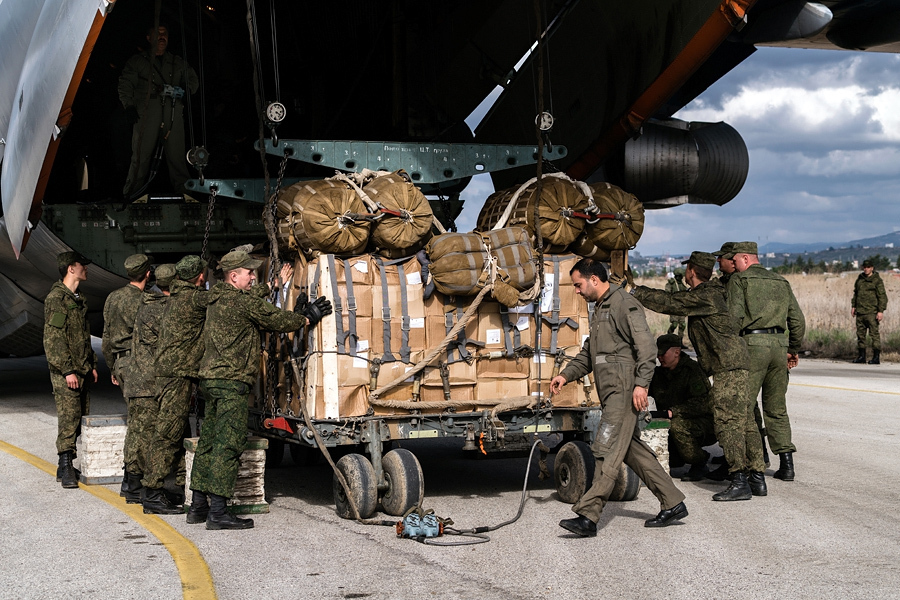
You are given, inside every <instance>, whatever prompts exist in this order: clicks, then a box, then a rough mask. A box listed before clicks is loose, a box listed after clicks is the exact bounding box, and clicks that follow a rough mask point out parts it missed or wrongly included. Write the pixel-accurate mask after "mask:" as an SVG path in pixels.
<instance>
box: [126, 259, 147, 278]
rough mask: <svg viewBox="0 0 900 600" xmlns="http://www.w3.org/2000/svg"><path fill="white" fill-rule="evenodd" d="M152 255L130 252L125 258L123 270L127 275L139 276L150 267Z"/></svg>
mask: <svg viewBox="0 0 900 600" xmlns="http://www.w3.org/2000/svg"><path fill="white" fill-rule="evenodd" d="M151 264H153V257H152V256H147V255H146V254H132V255H131V256H129V257H128V258H126V259H125V272H126V273H128V276H129V277H140V276H141V275H143V274H144V273H146V272H147V271H148V270H149V269H150V265H151Z"/></svg>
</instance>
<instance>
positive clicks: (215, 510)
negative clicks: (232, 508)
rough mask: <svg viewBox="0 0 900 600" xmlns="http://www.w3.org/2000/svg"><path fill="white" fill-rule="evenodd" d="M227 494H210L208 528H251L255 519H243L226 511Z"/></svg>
mask: <svg viewBox="0 0 900 600" xmlns="http://www.w3.org/2000/svg"><path fill="white" fill-rule="evenodd" d="M227 500H228V499H227V498H225V496H218V495H216V494H210V495H209V515H208V516H207V517H206V528H207V529H251V528H252V527H253V519H241V518H240V517H236V516H234V515H233V514H231V513H229V512H226V510H225V502H226V501H227Z"/></svg>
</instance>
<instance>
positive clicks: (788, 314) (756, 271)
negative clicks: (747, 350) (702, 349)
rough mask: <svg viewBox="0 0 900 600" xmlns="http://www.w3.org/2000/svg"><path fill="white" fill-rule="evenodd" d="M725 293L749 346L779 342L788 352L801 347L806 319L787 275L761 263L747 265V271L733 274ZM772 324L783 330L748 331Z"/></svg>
mask: <svg viewBox="0 0 900 600" xmlns="http://www.w3.org/2000/svg"><path fill="white" fill-rule="evenodd" d="M727 294H728V310H729V312H731V314H732V315H733V316H734V317H735V318H736V319H737V320H738V322H739V327H740V332H741V334H742V335H743V336H744V339H745V340H746V342H747V345H748V346H774V345H779V346H783V347H786V348H787V349H788V352H790V353H791V354H796V353H797V352H799V351H800V344H802V343H803V336H804V335H806V319H805V318H804V317H803V311H801V310H800V305H799V304H797V298H796V297H794V291H793V290H792V289H791V284H790V283H788V281H787V279H785V278H784V277H782V276H781V275H779V274H778V273H773V272H772V271H769V270H767V269H766V268H765V267H763V266H762V265H759V264H755V265H750V267H749V268H748V269H747V270H746V271H743V272H741V273H734V274H732V276H731V279H730V280H729V281H728V290H727ZM772 327H778V328H780V329H782V330H783V331H784V333H777V334H767V333H760V334H751V333H748V332H749V331H750V330H752V329H769V328H772Z"/></svg>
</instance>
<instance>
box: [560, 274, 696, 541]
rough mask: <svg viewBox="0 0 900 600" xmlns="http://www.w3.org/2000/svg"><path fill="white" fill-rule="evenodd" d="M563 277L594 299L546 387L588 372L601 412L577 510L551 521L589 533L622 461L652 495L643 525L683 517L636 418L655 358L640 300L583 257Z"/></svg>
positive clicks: (678, 499) (681, 504)
mask: <svg viewBox="0 0 900 600" xmlns="http://www.w3.org/2000/svg"><path fill="white" fill-rule="evenodd" d="M571 276H572V283H573V285H574V287H575V292H576V293H577V294H580V295H581V296H582V297H583V298H584V299H585V301H587V302H595V303H596V304H595V308H594V314H593V318H592V319H591V333H590V336H589V337H588V339H587V340H585V342H584V346H583V347H582V349H581V352H579V353H578V355H577V356H576V357H575V358H573V359H572V360H571V361H570V362H569V364H568V366H566V368H565V369H563V371H562V372H561V373H560V374H559V375H557V376H556V377H554V378H553V379H552V380H551V381H550V391H551V393H553V394H558V393H559V390H560V389H561V388H562V386H564V385H565V384H566V383H567V382H569V381H577V380H579V379H581V378H582V377H584V376H585V375H587V374H588V373H590V372H591V371H593V373H594V386H595V387H596V389H597V395H598V396H599V397H600V405H601V407H602V408H603V413H602V415H601V417H600V424H599V426H598V428H597V435H596V437H595V439H594V443H593V444H592V446H591V450H592V451H593V454H594V457H595V458H596V461H597V464H596V466H595V469H594V481H593V483H592V484H591V487H590V489H589V490H588V491H587V492H585V494H584V495H583V496H582V497H581V499H579V500H578V502H576V503H575V505H574V506H573V507H572V510H573V511H574V512H575V513H576V514H577V515H578V517H576V518H574V519H563V520H562V521H560V522H559V525H560V527H562V528H564V529H566V530H568V531H571V532H572V533H574V534H576V535H578V536H581V537H592V536H595V535H597V521H598V520H599V519H600V514H601V513H602V512H603V507H604V505H605V504H606V502H607V501H608V500H609V496H610V494H611V493H612V491H613V487H614V486H615V483H616V479H617V478H618V475H619V469H620V467H621V466H622V462H624V463H625V464H627V465H628V466H629V467H631V469H632V470H633V471H634V472H635V473H637V475H638V477H640V478H641V480H642V481H643V482H644V483H645V484H646V485H647V488H648V489H649V490H650V491H651V492H652V493H653V495H654V496H656V497H657V498H658V499H659V502H660V508H661V510H660V512H659V514H658V515H657V516H656V517H654V518H653V519H649V520H647V521H645V522H644V525H645V526H646V527H665V526H667V525H669V524H670V523H671V522H672V521H675V520H678V519H683V518H684V517H686V516H687V515H688V511H687V508H686V507H685V505H684V494H682V493H681V491H680V490H679V489H678V488H677V487H675V484H674V483H672V478H671V477H670V476H669V474H668V473H666V471H665V469H663V468H662V465H660V464H659V461H658V460H657V458H656V455H655V454H654V453H653V451H652V450H650V448H649V447H648V446H647V444H646V443H645V442H644V441H642V440H641V434H640V430H639V429H638V425H637V418H638V413H639V412H640V411H643V410H647V405H648V401H647V388H648V387H649V385H650V379H651V378H652V377H653V367H654V365H655V363H656V361H655V357H656V348H655V347H654V343H653V335H652V334H651V333H650V328H649V327H648V326H647V320H646V319H645V318H644V311H643V310H642V309H641V307H640V305H639V304H638V303H637V302H635V301H634V298H632V297H631V296H629V295H628V294H627V293H626V292H625V290H623V289H622V288H621V287H619V286H618V285H615V284H611V283H610V282H609V279H608V276H607V272H606V269H605V268H604V266H603V264H602V263H600V262H599V261H593V260H591V259H589V258H583V259H581V260H580V261H578V262H577V263H576V264H575V266H574V267H573V268H572V270H571Z"/></svg>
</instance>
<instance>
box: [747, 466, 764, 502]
mask: <svg viewBox="0 0 900 600" xmlns="http://www.w3.org/2000/svg"><path fill="white" fill-rule="evenodd" d="M747 485H749V486H750V493H751V494H753V495H754V496H766V495H768V493H769V489H768V488H767V487H766V476H765V474H763V473H760V472H759V471H750V474H749V475H747Z"/></svg>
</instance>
